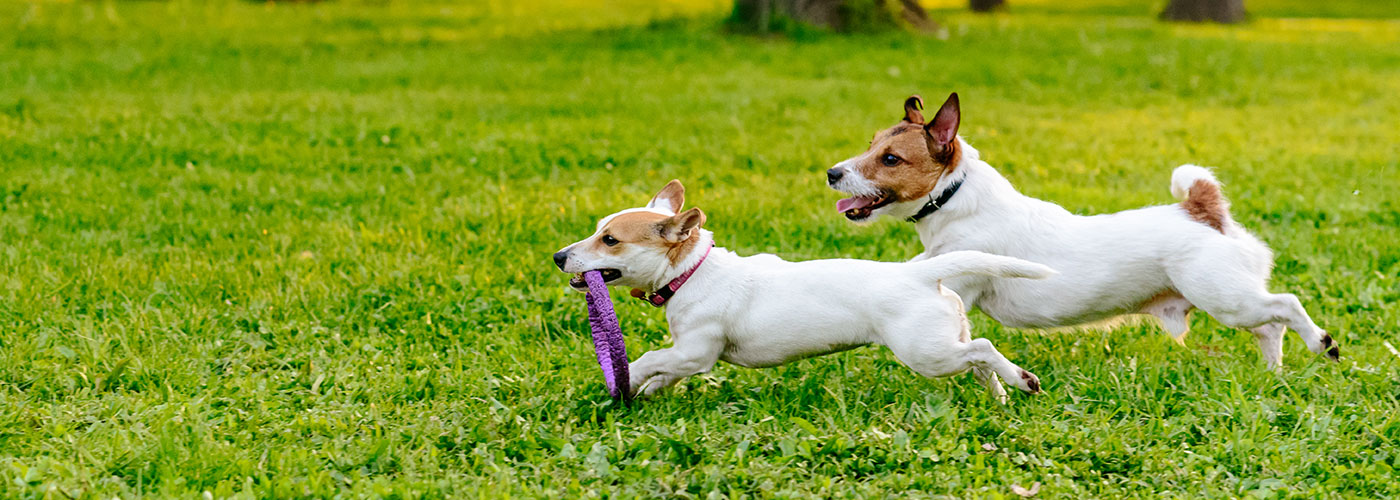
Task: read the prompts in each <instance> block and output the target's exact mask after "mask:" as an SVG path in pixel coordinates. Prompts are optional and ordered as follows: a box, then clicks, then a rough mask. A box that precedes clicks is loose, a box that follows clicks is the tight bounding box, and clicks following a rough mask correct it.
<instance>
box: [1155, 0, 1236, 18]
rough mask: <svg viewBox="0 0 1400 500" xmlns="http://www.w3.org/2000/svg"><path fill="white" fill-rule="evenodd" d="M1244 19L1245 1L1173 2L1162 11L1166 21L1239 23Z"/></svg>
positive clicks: (1190, 0)
mask: <svg viewBox="0 0 1400 500" xmlns="http://www.w3.org/2000/svg"><path fill="white" fill-rule="evenodd" d="M1244 17H1245V14H1244V0H1171V2H1170V3H1168V4H1167V8H1166V9H1163V10H1162V19H1163V20H1165V21H1191V22H1197V23H1200V22H1206V21H1215V22H1217V23H1238V22H1240V21H1243V20H1244Z"/></svg>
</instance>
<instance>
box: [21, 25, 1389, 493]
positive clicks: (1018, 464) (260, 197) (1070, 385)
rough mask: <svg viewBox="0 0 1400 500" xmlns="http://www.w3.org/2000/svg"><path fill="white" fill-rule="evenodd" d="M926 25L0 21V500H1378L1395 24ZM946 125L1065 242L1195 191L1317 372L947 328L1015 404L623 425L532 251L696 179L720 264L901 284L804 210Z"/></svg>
mask: <svg viewBox="0 0 1400 500" xmlns="http://www.w3.org/2000/svg"><path fill="white" fill-rule="evenodd" d="M600 3H606V4H607V5H609V7H608V8H601V7H594V5H596V4H600ZM946 3H947V5H942V4H940V5H938V6H936V8H935V9H934V10H933V14H934V17H935V18H936V19H938V20H940V21H941V22H942V23H943V24H944V25H945V26H946V32H945V33H944V35H945V36H928V37H915V36H910V35H904V34H883V35H857V36H833V35H822V34H814V33H805V34H802V35H801V36H798V37H796V38H754V37H744V36H733V35H728V34H725V33H723V31H722V30H721V29H719V23H720V20H721V19H722V18H723V16H724V15H725V14H726V13H727V9H728V7H727V5H726V4H725V3H724V2H720V1H704V0H700V1H675V0H672V1H660V2H657V1H643V0H619V1H614V2H594V1H586V0H548V1H541V0H535V1H531V2H527V3H524V4H521V3H520V2H511V1H504V0H491V1H487V2H480V3H473V4H470V5H455V6H448V5H427V4H404V3H399V2H374V3H367V4H359V3H350V2H329V3H325V4H316V5H281V4H278V5H273V4H263V3H255V2H233V3H220V2H213V3H204V2H198V3H196V2H187V1H183V0H175V1H172V2H130V3H127V2H118V3H112V2H78V3H50V2H34V3H30V2H22V1H21V2H15V1H8V2H0V496H3V497H46V498H61V497H68V496H72V497H98V496H101V497H104V498H110V497H112V496H121V497H136V496H141V495H150V496H159V497H185V498H189V497H195V496H199V495H201V494H204V492H209V494H212V496H213V497H216V498H223V497H229V496H244V497H287V496H316V497H328V496H336V495H346V496H404V497H416V496H453V497H462V496H480V497H503V496H506V495H509V496H512V497H551V498H575V497H581V496H607V497H631V496H668V497H670V496H674V497H684V498H712V497H723V496H733V497H750V498H768V497H807V496H821V497H870V496H877V497H878V496H884V495H890V496H899V497H904V496H915V497H917V496H925V495H929V496H937V495H950V496H957V497H995V496H1001V497H1011V496H1013V494H1012V492H1011V485H1012V484H1019V485H1022V486H1029V485H1030V484H1032V483H1035V482H1040V483H1042V484H1043V486H1042V488H1041V491H1040V494H1039V496H1040V497H1081V498H1083V497H1104V496H1116V495H1125V496H1152V495H1154V494H1155V493H1158V492H1169V493H1168V494H1169V495H1170V496H1196V495H1205V496H1213V497H1236V496H1253V495H1258V496H1263V497H1286V496H1300V497H1316V496H1337V497H1344V496H1345V497H1351V496H1361V497H1372V496H1395V495H1400V481H1398V480H1397V477H1400V475H1398V474H1397V472H1396V468H1397V467H1400V448H1397V444H1400V402H1397V398H1400V354H1396V351H1395V348H1400V335H1397V331H1398V330H1400V308H1397V307H1396V302H1397V300H1400V287H1398V286H1397V283H1396V278H1397V275H1400V119H1398V118H1397V117H1400V21H1396V20H1392V19H1382V18H1380V17H1381V16H1400V7H1396V6H1395V5H1396V4H1394V3H1387V2H1371V1H1366V0H1353V1H1348V2H1323V3H1326V4H1327V5H1326V6H1325V7H1319V8H1318V11H1317V12H1311V11H1310V10H1309V9H1310V8H1311V7H1310V5H1311V4H1312V3H1313V2H1304V1H1301V0H1249V2H1248V5H1249V6H1250V8H1251V11H1252V12H1253V13H1254V16H1255V17H1254V19H1253V21H1252V22H1251V23H1249V24H1247V25H1243V26H1236V27H1220V26H1193V25H1167V24H1161V23H1158V22H1156V20H1155V17H1154V13H1155V11H1156V8H1155V7H1151V6H1149V5H1147V4H1144V3H1141V2H1129V1H1127V0H1123V1H1121V2H1113V1H1106V0H1095V1H1093V2H1085V3H1084V4H1083V5H1080V6H1077V7H1073V8H1065V7H1059V6H1057V5H1058V4H1059V3H1060V2H1052V1H1048V0H1040V1H1031V0H1027V1H1025V2H1021V1H1018V0H1011V2H1010V4H1011V6H1012V10H1010V11H1009V12H1006V13H1001V14H997V15H992V16H976V15H972V14H969V13H966V12H964V11H962V10H961V9H958V8H956V7H957V6H959V5H960V4H961V2H946ZM1288 16H1310V17H1305V18H1302V17H1288ZM950 91H958V92H959V93H960V95H961V97H962V103H963V126H962V133H963V135H964V136H965V137H967V138H968V139H969V140H970V141H971V142H972V143H973V144H974V145H976V146H977V147H978V148H979V149H980V150H981V151H982V153H983V157H984V158H985V159H987V160H988V161H990V162H991V163H992V164H993V165H995V166H997V167H998V168H1000V169H1001V171H1002V172H1003V173H1004V174H1005V175H1006V176H1007V177H1009V178H1010V179H1011V180H1012V182H1014V183H1015V184H1016V185H1017V186H1018V187H1020V188H1021V189H1022V190H1023V191H1024V192H1026V193H1027V194H1030V195H1033V196H1037V197H1041V198H1045V199H1049V200H1054V201H1056V202H1059V203H1061V204H1063V205H1064V206H1065V207H1067V208H1069V209H1070V210H1073V211H1075V212H1079V213H1098V212H1104V211H1113V210H1122V209H1129V208H1135V207H1140V206H1144V205H1148V204H1158V203H1168V202H1171V201H1172V199H1171V196H1170V194H1169V193H1168V178H1169V175H1170V171H1171V169H1172V168H1173V167H1175V166H1176V165H1178V164H1180V163H1184V162H1193V163H1200V164H1204V165H1211V166H1215V167H1217V169H1218V170H1217V175H1218V176H1219V177H1220V178H1221V180H1222V181H1223V182H1224V183H1225V184H1226V194H1227V195H1228V196H1229V197H1230V198H1231V200H1232V202H1233V204H1234V214H1235V217H1236V218H1237V219H1238V220H1239V221H1240V222H1241V223H1243V224H1244V225H1245V226H1246V227H1248V228H1250V229H1251V230H1253V231H1255V232H1256V233H1257V234H1258V235H1259V236H1260V237H1261V238H1262V239H1263V240H1264V241H1266V242H1267V243H1268V244H1269V245H1271V246H1272V247H1273V248H1274V250H1275V252H1276V253H1277V255H1278V257H1277V259H1276V261H1277V270H1276V272H1275V279H1274V288H1275V289H1276V290H1279V291H1289V292H1292V293H1296V294H1298V296H1299V297H1300V298H1301V299H1302V300H1303V302H1304V304H1305V305H1306V307H1307V308H1308V309H1309V311H1310V312H1311V313H1312V315H1313V317H1314V318H1315V319H1316V320H1317V322H1318V323H1319V324H1321V325H1322V326H1323V327H1324V328H1327V329H1328V330H1329V331H1331V332H1332V334H1333V335H1334V336H1336V337H1337V338H1338V340H1339V341H1340V342H1341V343H1342V354H1343V360H1342V362H1341V363H1328V362H1325V361H1324V360H1323V359H1321V358H1320V357H1318V356H1314V355H1311V354H1310V353H1308V352H1307V350H1306V349H1305V348H1304V347H1303V346H1302V344H1301V342H1299V341H1298V340H1297V338H1296V337H1295V336H1293V335H1292V334H1290V335H1289V337H1288V339H1287V340H1286V341H1285V349H1284V352H1285V365H1286V370H1285V371H1284V373H1282V374H1275V373H1271V372H1267V371H1265V370H1264V368H1263V364H1262V362H1261V361H1260V359H1259V354H1258V350H1257V349H1256V348H1255V346H1254V340H1253V338H1252V336H1251V335H1250V334H1249V333H1247V332H1241V331H1235V330H1231V329H1227V328H1224V327H1222V326H1221V325H1220V324H1218V323H1216V322H1215V321H1214V320H1211V319H1209V318H1208V317H1206V316H1205V315H1202V314H1197V315H1196V316H1195V317H1194V320H1193V321H1192V333H1191V334H1190V335H1189V336H1188V337H1187V340H1186V345H1184V346H1181V345H1177V344H1175V343H1174V342H1172V341H1171V340H1170V339H1169V338H1168V337H1167V336H1166V335H1164V334H1163V333H1162V332H1161V330H1160V329H1159V328H1157V327H1156V326H1155V325H1153V324H1143V325H1139V326H1133V325H1128V326H1119V327H1116V328H1112V329H1108V330H1104V331H1089V332H1081V333H1052V334H1046V333H1043V332H1028V331H1019V330H1013V329H1008V328H1002V327H1000V326H999V325H997V324H995V322H993V321H991V320H990V319H988V318H986V317H985V316H982V315H980V314H976V315H974V318H973V322H974V329H975V333H976V335H978V336H983V337H987V338H989V339H991V340H993V341H994V342H995V343H996V344H997V346H998V348H999V349H1000V350H1001V351H1002V352H1004V353H1005V354H1006V355H1007V356H1008V357H1009V358H1011V359H1012V360H1014V361H1015V362H1016V363H1018V364H1020V365H1022V366H1024V367H1026V368H1027V369H1030V370H1031V371H1033V372H1035V373H1036V374H1038V375H1039V376H1040V377H1041V381H1042V382H1043V383H1044V386H1045V393H1044V394H1042V395H1039V396H1035V397H1028V396H1024V395H1019V394H1013V396H1012V403H1011V404H1010V405H1009V406H999V405H997V404H995V403H994V402H993V401H992V400H991V398H990V397H988V395H987V394H986V393H985V392H984V391H983V390H982V389H981V388H980V387H979V386H978V385H977V384H976V383H975V382H974V381H973V380H972V379H971V377H970V376H967V375H965V376H959V377H953V378H948V379H938V380H926V379H922V378H920V377H918V376H917V375H915V374H914V373H912V372H911V371H910V370H908V369H907V368H905V367H903V366H902V365H900V364H898V362H897V361H896V360H895V359H894V358H893V357H892V356H891V355H890V354H889V352H888V351H887V350H885V349H882V348H866V349H857V350H853V351H848V352H845V353H841V354H836V355H831V356H826V357H821V358H815V359H810V360H805V361H802V362H798V363H794V364H791V365H788V366H783V367H779V368H774V369H767V370H751V369H744V368H738V367H734V366H730V365H725V364H721V365H719V366H718V367H717V368H716V369H715V370H714V372H712V373H710V374H707V375H703V376H698V377H694V378H692V379H689V380H687V381H685V382H682V383H681V384H680V385H679V386H678V387H677V388H676V389H674V390H672V391H669V392H668V393H666V394H665V395H663V396H661V397H659V398H656V399H654V400H651V401H647V402H645V403H643V404H640V405H637V406H634V407H631V408H625V407H620V406H618V405H615V404H613V403H612V402H611V401H610V400H609V399H608V398H607V396H606V395H605V390H604V388H603V381H602V379H601V376H600V375H599V371H598V367H597V365H596V363H595V361H594V359H593V352H592V348H591V342H590V340H589V336H588V331H587V319H586V314H585V310H584V304H583V298H582V296H581V295H580V294H577V293H573V292H571V291H569V290H567V289H566V286H565V282H566V278H567V277H566V276H565V275H564V274H562V273H560V272H558V271H557V270H555V269H554V268H553V267H552V264H551V263H550V260H549V254H550V253H551V252H553V251H554V250H556V249H558V248H559V247H561V246H563V245H565V244H567V243H569V242H572V241H575V240H577V239H579V238H582V237H583V236H586V235H587V234H589V233H590V232H591V231H592V227H593V223H594V221H596V220H597V219H598V218H599V217H601V216H603V215H606V214H609V213H612V212H614V211H616V210H619V209H622V208H626V207H631V206H636V205H639V204H641V203H643V202H644V201H645V200H646V199H647V198H648V197H649V196H650V195H651V194H652V193H653V192H654V191H655V190H657V189H659V188H660V187H661V186H662V185H663V184H664V183H665V182H666V181H667V180H669V179H671V178H680V179H682V180H684V181H685V183H686V185H687V187H688V188H689V190H688V193H687V199H688V201H689V203H690V204H691V205H694V206H699V207H702V208H703V209H705V211H706V212H707V213H708V215H709V223H708V224H707V227H709V228H710V229H713V230H714V231H715V232H716V233H717V237H718V240H719V243H720V244H721V245H722V246H725V247H728V248H730V249H733V250H736V251H738V252H740V253H743V254H750V253H758V252H771V253H776V254H778V255H781V256H783V257H786V258H789V259H815V258H831V257H858V258H869V259H880V260H902V259H907V258H909V257H911V256H913V255H915V253H916V252H917V251H918V250H919V249H920V246H919V243H918V240H917V238H916V236H915V234H914V230H913V228H912V227H911V226H910V225H908V224H905V223H901V222H895V221H885V222H882V223H880V224H876V225H874V226H870V227H855V226H852V225H850V224H849V223H847V222H845V220H844V219H843V218H842V217H841V216H840V215H839V214H837V213H836V212H835V211H834V209H833V208H832V207H833V204H834V202H835V200H836V199H837V198H839V197H840V196H839V195H838V194H837V193H835V192H833V191H830V190H828V189H826V187H825V185H824V180H825V179H824V173H823V170H825V168H827V167H828V166H830V165H831V164H833V163H835V162H836V161H839V160H842V159H844V158H846V157H848V156H850V155H852V154H854V153H856V152H858V151H860V150H862V149H864V147H865V145H866V141H867V140H868V139H869V137H870V135H871V134H872V133H873V132H874V131H875V130H877V129H880V128H883V127H885V126H888V125H890V124H892V123H893V122H894V121H896V120H897V119H898V118H899V117H900V116H902V113H901V108H900V104H901V103H902V101H903V99H904V97H905V96H907V95H909V94H911V93H916V92H917V93H922V94H923V95H924V96H925V97H927V98H928V99H929V100H930V101H935V102H941V101H942V98H943V96H945V95H946V94H947V93H948V92H950ZM621 292H623V291H622V290H618V291H615V293H614V295H615V296H618V295H623V294H622V293H621ZM618 310H619V314H620V315H621V321H622V325H623V329H624V331H625V332H626V334H627V336H628V343H629V345H628V347H629V350H630V351H631V354H632V356H633V357H634V358H635V357H636V356H638V355H639V354H640V353H642V352H644V351H646V350H650V349H655V348H658V347H663V346H665V345H667V344H668V334H667V329H666V325H665V319H664V317H663V314H662V313H661V311H660V310H657V309H653V308H651V307H649V306H646V305H644V304H641V303H639V302H636V301H630V300H629V301H626V302H620V303H619V306H618ZM1392 346H1396V347H1395V348H1392ZM205 496H206V497H208V494H205Z"/></svg>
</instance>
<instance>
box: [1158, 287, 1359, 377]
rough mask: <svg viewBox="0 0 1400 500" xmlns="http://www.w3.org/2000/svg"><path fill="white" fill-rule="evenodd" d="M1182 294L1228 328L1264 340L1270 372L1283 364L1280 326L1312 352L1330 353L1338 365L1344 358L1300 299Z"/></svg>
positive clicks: (1218, 292)
mask: <svg viewBox="0 0 1400 500" xmlns="http://www.w3.org/2000/svg"><path fill="white" fill-rule="evenodd" d="M1202 292H1204V293H1202ZM1182 294H1183V295H1185V296H1186V298H1187V299H1188V300H1190V301H1191V303H1193V304H1195V305H1196V307H1199V308H1201V310H1203V311H1205V312H1206V313H1208V314H1210V315H1211V316H1213V317H1215V319H1217V320H1220V322H1221V323H1224V324H1225V325H1226V326H1230V327H1234V328H1248V329H1251V330H1253V331H1254V334H1255V335H1256V336H1259V337H1260V341H1259V348H1260V349H1261V350H1262V355H1263V358H1264V361H1265V362H1266V363H1269V366H1270V368H1277V367H1278V366H1280V365H1281V364H1282V362H1283V348H1282V342H1283V337H1282V332H1281V330H1279V329H1277V328H1276V327H1277V326H1280V325H1281V326H1287V327H1288V328H1289V329H1291V330H1293V332H1294V333H1297V334H1298V337H1299V338H1301V339H1303V343H1304V344H1307V346H1308V350H1310V351H1312V352H1315V353H1318V354H1322V353H1326V355H1327V357H1328V358H1329V359H1332V360H1334V361H1335V360H1337V358H1338V356H1339V354H1340V352H1339V351H1340V350H1339V348H1338V346H1337V342H1336V341H1334V340H1332V336H1331V335H1328V334H1327V332H1326V331H1323V329H1321V328H1318V326H1317V325H1316V324H1315V323H1313V321H1312V318H1310V317H1308V312H1307V311H1305V310H1303V304H1302V303H1301V302H1299V301H1298V297H1296V296H1294V295H1293V294H1291V293H1274V294H1271V293H1268V292H1266V291H1263V290H1259V291H1256V292H1247V293H1240V292H1239V291H1234V290H1231V291H1226V290H1219V289H1215V290H1212V289H1209V288H1208V289H1206V290H1203V291H1199V290H1198V291H1192V292H1188V291H1186V290H1182ZM1261 332H1262V333H1261ZM1275 332H1277V333H1275Z"/></svg>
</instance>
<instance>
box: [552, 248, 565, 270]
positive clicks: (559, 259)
mask: <svg viewBox="0 0 1400 500" xmlns="http://www.w3.org/2000/svg"><path fill="white" fill-rule="evenodd" d="M568 261H569V252H568V251H567V250H560V251H558V252H554V265H556V266H559V270H560V271H563V270H564V263H565V262H568Z"/></svg>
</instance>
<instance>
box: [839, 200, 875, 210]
mask: <svg viewBox="0 0 1400 500" xmlns="http://www.w3.org/2000/svg"><path fill="white" fill-rule="evenodd" d="M871 203H875V199H874V198H870V197H866V196H852V197H850V198H843V199H842V200H841V201H838V202H836V211H837V212H845V211H847V210H854V209H857V208H865V207H868V206H870V204H871Z"/></svg>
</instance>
